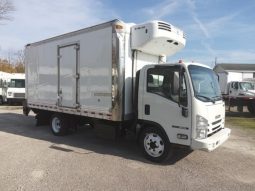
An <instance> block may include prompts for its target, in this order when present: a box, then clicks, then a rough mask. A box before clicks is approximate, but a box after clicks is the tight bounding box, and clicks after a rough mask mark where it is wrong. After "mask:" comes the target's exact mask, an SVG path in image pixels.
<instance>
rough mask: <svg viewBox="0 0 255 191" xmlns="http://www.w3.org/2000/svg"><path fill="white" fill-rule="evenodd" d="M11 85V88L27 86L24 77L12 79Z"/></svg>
mask: <svg viewBox="0 0 255 191" xmlns="http://www.w3.org/2000/svg"><path fill="white" fill-rule="evenodd" d="M9 87H11V88H25V80H24V79H11V81H10V85H9Z"/></svg>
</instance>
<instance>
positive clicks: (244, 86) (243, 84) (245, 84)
mask: <svg viewBox="0 0 255 191" xmlns="http://www.w3.org/2000/svg"><path fill="white" fill-rule="evenodd" d="M240 88H241V89H242V90H245V91H246V90H254V86H253V85H252V83H250V82H240Z"/></svg>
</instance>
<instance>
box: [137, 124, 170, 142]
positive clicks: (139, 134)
mask: <svg viewBox="0 0 255 191" xmlns="http://www.w3.org/2000/svg"><path fill="white" fill-rule="evenodd" d="M138 123H139V124H140V126H141V128H140V129H138V130H137V141H139V139H140V136H141V134H142V132H143V131H144V129H146V128H148V127H153V128H158V129H160V131H161V132H162V133H163V134H164V136H166V137H167V139H168V141H169V143H171V140H170V138H169V137H168V135H167V133H166V131H165V129H164V128H163V127H162V126H161V125H160V124H158V123H156V122H154V121H148V120H139V122H138Z"/></svg>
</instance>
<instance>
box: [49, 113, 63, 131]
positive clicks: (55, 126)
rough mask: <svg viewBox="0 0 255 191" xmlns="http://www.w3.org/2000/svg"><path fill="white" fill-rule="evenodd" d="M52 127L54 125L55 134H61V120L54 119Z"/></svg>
mask: <svg viewBox="0 0 255 191" xmlns="http://www.w3.org/2000/svg"><path fill="white" fill-rule="evenodd" d="M51 125H52V129H53V131H54V132H55V133H59V132H60V129H61V125H60V120H59V118H57V117H54V118H53V119H52V123H51Z"/></svg>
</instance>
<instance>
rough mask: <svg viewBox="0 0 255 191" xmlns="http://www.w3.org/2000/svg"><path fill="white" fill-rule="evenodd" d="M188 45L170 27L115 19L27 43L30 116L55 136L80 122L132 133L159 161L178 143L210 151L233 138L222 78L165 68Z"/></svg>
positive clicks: (203, 70)
mask: <svg viewBox="0 0 255 191" xmlns="http://www.w3.org/2000/svg"><path fill="white" fill-rule="evenodd" d="M185 43H186V40H185V36H184V33H183V31H181V30H180V29H178V28H176V27H174V26H173V25H171V24H169V23H166V22H162V21H151V22H147V23H144V24H137V25H136V24H126V23H124V22H122V21H120V20H114V21H111V22H107V23H103V24H100V25H96V26H93V27H89V28H85V29H82V30H79V31H75V32H71V33H68V34H64V35H61V36H57V37H54V38H50V39H46V40H43V41H40V42H36V43H32V44H28V45H27V46H26V51H25V63H26V103H25V104H24V108H23V109H24V114H26V115H27V114H28V113H29V111H30V110H33V112H35V113H36V114H37V116H36V118H37V122H38V123H40V121H41V122H43V121H44V120H45V119H46V120H49V119H50V120H49V121H50V126H51V130H52V132H53V134H55V135H64V134H66V133H67V131H68V129H69V128H70V127H72V126H75V125H76V124H77V123H93V124H100V125H103V124H107V125H108V126H109V125H111V126H114V127H115V128H116V130H117V132H119V131H120V132H122V133H123V132H125V130H127V129H129V130H132V131H133V132H135V133H136V134H137V137H138V139H139V143H140V145H141V148H142V150H143V153H144V155H145V156H146V157H147V158H148V159H150V160H152V161H155V162H160V161H162V160H164V159H166V158H167V156H168V155H169V153H170V152H171V148H172V147H171V146H172V145H173V144H176V145H185V146H188V147H191V148H192V149H203V150H206V151H212V150H214V149H215V148H217V147H218V146H219V145H221V144H222V143H223V142H224V141H226V140H227V139H228V137H229V135H230V129H228V128H225V127H224V122H225V105H224V102H223V100H222V99H221V95H220V89H219V85H218V81H217V77H216V75H215V74H214V72H213V71H212V70H211V69H210V68H208V67H207V66H204V65H201V64H197V63H185V64H184V63H176V64H166V63H164V62H165V60H166V59H165V58H166V56H168V55H172V54H174V53H176V52H177V51H179V50H181V49H182V48H183V47H184V46H185Z"/></svg>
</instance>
